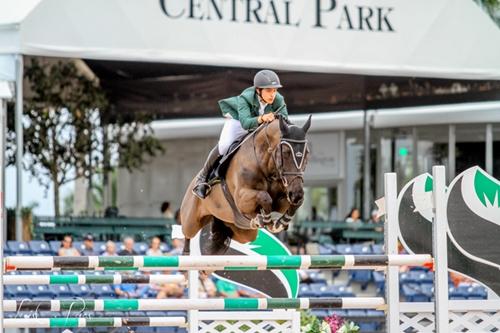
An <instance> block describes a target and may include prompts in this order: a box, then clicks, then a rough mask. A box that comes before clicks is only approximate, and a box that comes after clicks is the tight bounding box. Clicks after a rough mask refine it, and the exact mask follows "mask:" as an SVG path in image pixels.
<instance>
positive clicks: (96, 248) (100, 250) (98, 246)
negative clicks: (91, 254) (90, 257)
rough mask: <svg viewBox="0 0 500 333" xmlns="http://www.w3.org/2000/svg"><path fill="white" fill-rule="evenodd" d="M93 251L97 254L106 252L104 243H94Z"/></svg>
mask: <svg viewBox="0 0 500 333" xmlns="http://www.w3.org/2000/svg"><path fill="white" fill-rule="evenodd" d="M94 251H96V252H97V253H98V254H101V253H103V252H104V251H106V242H94Z"/></svg>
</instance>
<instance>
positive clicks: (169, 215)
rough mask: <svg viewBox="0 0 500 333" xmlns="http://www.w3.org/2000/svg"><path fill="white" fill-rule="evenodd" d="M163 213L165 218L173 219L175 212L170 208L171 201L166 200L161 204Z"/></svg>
mask: <svg viewBox="0 0 500 333" xmlns="http://www.w3.org/2000/svg"><path fill="white" fill-rule="evenodd" d="M160 210H161V214H162V215H163V217H164V218H166V219H169V220H171V219H173V218H174V213H173V212H172V208H170V202H168V201H164V202H163V203H162V204H161V208H160Z"/></svg>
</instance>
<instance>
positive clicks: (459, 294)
mask: <svg viewBox="0 0 500 333" xmlns="http://www.w3.org/2000/svg"><path fill="white" fill-rule="evenodd" d="M448 298H449V299H452V300H464V299H467V294H466V292H465V290H464V289H460V288H455V287H449V288H448Z"/></svg>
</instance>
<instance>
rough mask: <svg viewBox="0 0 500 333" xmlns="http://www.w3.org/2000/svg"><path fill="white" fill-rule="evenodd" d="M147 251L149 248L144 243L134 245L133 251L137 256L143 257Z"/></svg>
mask: <svg viewBox="0 0 500 333" xmlns="http://www.w3.org/2000/svg"><path fill="white" fill-rule="evenodd" d="M148 249H149V246H148V244H147V243H144V242H138V243H135V244H134V250H135V252H137V253H138V254H139V255H141V256H142V255H145V254H146V251H147V250H148Z"/></svg>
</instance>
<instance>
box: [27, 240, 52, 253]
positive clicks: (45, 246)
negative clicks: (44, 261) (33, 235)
mask: <svg viewBox="0 0 500 333" xmlns="http://www.w3.org/2000/svg"><path fill="white" fill-rule="evenodd" d="M28 245H29V247H30V249H31V252H32V253H33V254H34V255H39V254H43V255H51V254H52V250H51V249H50V246H49V243H47V242H46V241H41V240H32V241H30V242H29V243H28Z"/></svg>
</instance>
